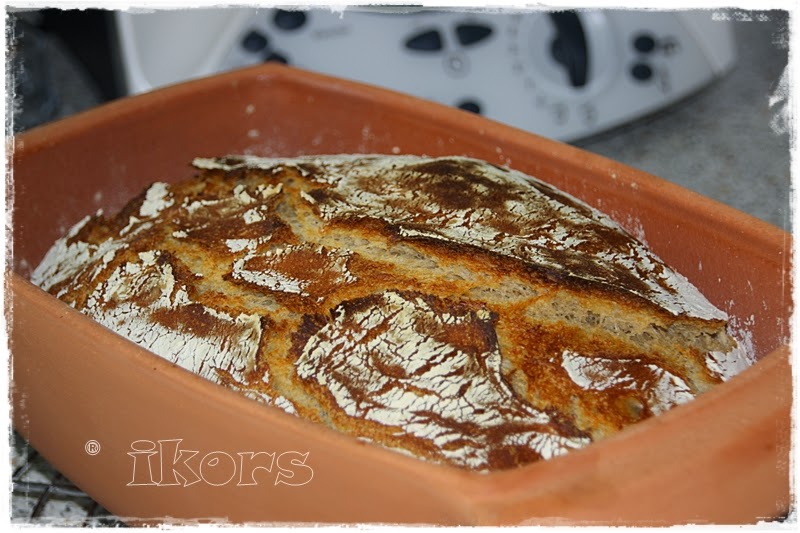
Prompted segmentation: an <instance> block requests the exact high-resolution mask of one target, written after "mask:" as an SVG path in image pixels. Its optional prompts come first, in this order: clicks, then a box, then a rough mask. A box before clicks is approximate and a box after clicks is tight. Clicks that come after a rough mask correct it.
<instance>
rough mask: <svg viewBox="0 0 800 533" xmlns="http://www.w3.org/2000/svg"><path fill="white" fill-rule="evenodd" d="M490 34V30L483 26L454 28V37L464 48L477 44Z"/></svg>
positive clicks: (469, 25) (466, 25) (472, 25)
mask: <svg viewBox="0 0 800 533" xmlns="http://www.w3.org/2000/svg"><path fill="white" fill-rule="evenodd" d="M491 34H492V28H490V27H489V26H486V25H484V24H459V25H458V26H456V36H457V37H458V41H459V42H460V43H461V44H463V45H464V46H469V45H471V44H475V43H478V42H480V41H482V40H484V39H486V38H487V37H489V36H490V35H491Z"/></svg>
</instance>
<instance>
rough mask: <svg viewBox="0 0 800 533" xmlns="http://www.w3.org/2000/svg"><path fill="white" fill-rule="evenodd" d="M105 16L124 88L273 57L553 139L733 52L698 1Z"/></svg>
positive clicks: (723, 63) (696, 84)
mask: <svg viewBox="0 0 800 533" xmlns="http://www.w3.org/2000/svg"><path fill="white" fill-rule="evenodd" d="M116 22H117V33H118V37H119V45H120V60H121V62H122V66H123V72H124V77H125V84H126V90H127V92H129V93H138V92H142V91H147V90H149V89H151V88H154V87H159V86H163V85H168V84H171V83H174V82H178V81H181V80H185V79H189V78H195V77H200V76H206V75H210V74H213V73H216V72H221V71H225V70H229V69H233V68H237V67H242V66H246V65H253V64H257V63H261V62H264V61H280V62H284V63H288V64H290V65H294V66H297V67H300V68H304V69H308V70H312V71H317V72H321V73H325V74H331V75H335V76H338V77H342V78H347V79H352V80H357V81H361V82H366V83H370V84H373V85H378V86H382V87H387V88H390V89H394V90H397V91H402V92H406V93H409V94H413V95H415V96H420V97H423V98H427V99H430V100H434V101H437V102H441V103H444V104H447V105H452V106H457V107H460V108H462V109H465V110H468V111H472V112H476V113H480V114H482V115H484V116H486V117H488V118H491V119H494V120H497V121H500V122H504V123H506V124H510V125H512V126H516V127H518V128H522V129H525V130H528V131H532V132H535V133H539V134H541V135H545V136H548V137H553V138H556V139H561V140H566V141H570V140H576V139H578V138H582V137H586V136H588V135H591V134H594V133H598V132H600V131H603V130H606V129H609V128H612V127H614V126H617V125H620V124H623V123H626V122H629V121H631V120H634V119H636V118H639V117H641V116H643V115H646V114H649V113H652V112H654V111H656V110H659V109H662V108H664V107H666V106H669V105H670V104H672V103H674V102H675V101H677V100H679V99H681V98H683V97H685V96H687V95H689V94H691V93H693V92H695V91H697V90H699V89H701V88H702V87H704V86H706V85H708V84H709V83H710V82H712V81H713V80H715V79H716V78H718V77H720V76H722V75H723V74H724V73H726V72H727V71H728V70H729V69H730V68H731V67H732V65H733V64H734V62H735V42H734V37H733V32H732V26H731V24H730V22H729V21H728V19H727V17H724V16H721V15H720V14H719V13H718V12H713V11H704V10H692V11H653V10H605V9H592V10H564V11H544V10H528V11H520V10H493V11H490V10H475V9H472V10H455V9H453V10H431V9H426V8H398V7H389V8H377V7H376V8H347V9H342V10H332V9H331V8H309V9H293V10H289V9H279V8H254V7H237V8H233V7H230V8H197V9H181V10H155V11H151V12H139V13H137V12H134V11H120V12H117V13H116Z"/></svg>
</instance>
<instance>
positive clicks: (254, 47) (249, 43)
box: [242, 30, 267, 52]
mask: <svg viewBox="0 0 800 533" xmlns="http://www.w3.org/2000/svg"><path fill="white" fill-rule="evenodd" d="M266 47H267V38H266V36H264V35H263V34H262V33H260V32H257V31H255V30H253V31H251V32H250V33H248V34H247V35H245V36H244V38H243V39H242V48H244V49H245V50H247V51H248V52H260V51H262V50H263V49H264V48H266Z"/></svg>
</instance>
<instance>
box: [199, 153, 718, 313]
mask: <svg viewBox="0 0 800 533" xmlns="http://www.w3.org/2000/svg"><path fill="white" fill-rule="evenodd" d="M195 165H197V166H199V167H201V168H206V169H215V168H216V169H223V170H226V171H231V170H235V169H238V168H244V167H247V168H264V169H271V168H274V167H275V166H276V165H292V166H295V167H297V168H298V169H299V170H300V171H301V173H305V174H307V175H308V176H309V178H310V179H312V180H313V181H319V182H322V183H324V184H326V185H327V187H324V188H318V189H314V190H313V191H312V192H310V193H309V195H308V196H307V200H308V201H309V202H311V203H313V204H314V206H315V209H316V210H317V212H318V213H319V214H320V216H321V217H322V218H323V219H325V220H328V221H332V220H344V221H347V220H352V219H365V218H367V219H375V220H381V221H384V222H385V223H386V224H387V229H388V230H389V231H392V232H395V233H396V234H397V235H398V237H402V238H408V239H413V238H417V239H433V240H436V241H439V242H442V243H445V244H457V245H459V246H469V247H471V248H474V249H475V251H476V252H477V251H485V252H488V253H492V254H497V255H500V256H504V257H508V258H512V259H514V260H515V261H517V262H518V263H520V266H523V268H530V269H533V270H535V271H537V272H540V273H542V274H543V275H546V276H550V277H554V278H557V279H558V280H559V281H561V282H566V283H570V282H572V283H576V282H586V283H588V284H591V285H595V286H598V287H603V288H606V289H610V290H612V291H614V292H625V293H628V294H630V295H634V296H637V297H640V298H642V299H644V300H645V301H647V302H650V303H653V304H656V305H658V306H660V307H661V308H663V309H664V310H666V311H668V312H670V313H673V314H676V315H687V316H694V317H698V318H702V319H707V320H711V319H717V320H725V319H727V316H726V315H725V313H723V312H722V311H721V310H719V309H718V308H716V307H715V306H714V305H712V304H711V303H709V302H708V300H707V299H706V298H705V296H703V295H702V294H701V293H700V292H699V291H698V290H697V288H696V287H695V286H694V285H692V284H691V283H689V282H688V280H687V279H686V278H685V277H684V276H682V275H680V274H678V273H676V272H675V271H673V270H672V269H670V268H666V267H665V265H664V264H663V262H662V261H661V260H660V259H659V258H657V257H656V256H655V255H654V254H653V253H652V252H650V251H649V250H648V249H647V247H646V246H644V245H643V244H642V243H641V242H639V241H637V240H636V239H634V238H633V237H631V236H630V235H629V234H628V233H626V232H625V231H623V230H622V228H621V227H620V226H619V225H618V224H617V223H616V222H614V221H613V220H612V219H610V218H609V217H608V216H606V215H605V214H603V213H601V212H600V211H598V210H596V209H594V208H592V207H590V206H588V205H587V204H585V203H584V202H581V201H579V200H577V199H576V198H574V197H572V196H570V195H567V194H566V193H564V192H561V191H559V190H557V189H555V188H554V187H552V186H551V185H549V184H547V183H545V182H542V181H540V180H537V179H535V178H532V177H531V176H527V175H524V174H522V173H519V172H516V171H514V170H511V169H505V168H501V167H497V166H494V165H490V164H487V163H486V162H484V161H479V160H473V159H468V158H463V157H459V158H455V157H450V158H437V159H419V158H417V157H414V156H393V157H389V158H387V157H383V156H362V155H339V156H326V157H324V158H320V157H314V156H311V157H306V158H296V159H292V160H281V159H271V158H266V159H265V158H258V157H248V156H238V157H228V158H226V159H224V160H219V159H197V160H195Z"/></svg>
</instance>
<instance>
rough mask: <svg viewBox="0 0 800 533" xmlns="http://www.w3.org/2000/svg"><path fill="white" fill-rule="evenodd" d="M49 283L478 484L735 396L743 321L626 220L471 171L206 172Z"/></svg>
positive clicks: (425, 162) (380, 163)
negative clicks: (733, 371) (728, 366)
mask: <svg viewBox="0 0 800 533" xmlns="http://www.w3.org/2000/svg"><path fill="white" fill-rule="evenodd" d="M198 165H199V166H200V167H201V168H202V169H203V170H202V171H201V173H200V174H199V175H198V177H197V178H196V179H193V180H188V181H185V182H181V183H176V184H173V185H170V186H166V185H164V184H154V185H153V186H151V187H149V188H148V189H147V190H146V191H144V192H143V193H142V194H141V195H139V196H138V197H137V198H135V199H133V200H132V201H131V202H130V203H129V204H128V205H127V206H126V207H125V208H124V209H123V210H122V211H121V212H120V213H119V214H117V215H116V216H114V217H111V218H108V219H106V218H103V217H102V216H96V217H90V218H87V219H86V220H85V221H83V222H82V223H81V224H79V225H78V226H76V227H75V228H74V229H73V230H72V231H71V232H70V234H69V235H68V236H66V237H65V238H64V239H63V240H61V241H59V242H58V243H56V245H55V246H54V247H53V249H52V250H51V252H50V253H49V254H48V256H47V257H46V258H45V260H44V261H43V262H42V264H41V265H40V266H39V268H38V269H37V270H36V272H35V274H34V282H36V283H38V284H39V285H41V286H42V287H43V288H45V289H46V290H48V291H50V292H51V293H52V294H54V295H56V296H58V297H59V298H62V299H64V300H65V301H66V302H68V303H70V304H71V305H73V306H75V307H76V308H78V309H80V310H82V311H83V312H85V313H86V314H88V315H90V316H92V317H93V318H95V319H96V320H98V321H99V322H100V323H102V324H104V325H106V326H108V327H111V328H112V329H115V330H117V331H119V332H120V333H122V334H123V335H126V336H128V338H130V339H131V340H133V341H134V342H138V343H139V344H141V345H143V346H145V347H147V348H148V349H151V350H153V351H154V352H156V353H158V354H159V355H162V356H163V357H166V358H167V359H169V360H171V361H174V362H175V363H176V364H178V365H181V366H183V367H184V368H187V369H189V370H192V371H194V372H197V373H199V374H200V375H203V376H205V377H207V378H208V379H211V380H213V381H216V382H218V383H220V384H222V385H224V386H227V387H230V388H232V389H235V390H239V391H242V392H243V393H244V394H247V395H249V396H251V397H253V398H255V399H258V400H260V401H263V402H265V403H267V404H271V405H275V406H278V407H281V408H283V409H284V410H286V411H288V412H291V413H295V414H298V415H299V416H302V417H305V418H308V419H310V420H313V421H315V422H319V423H322V424H325V425H328V426H330V427H333V428H335V429H337V430H340V431H343V432H346V433H349V434H351V435H354V436H356V437H358V438H361V439H363V440H367V441H372V442H375V443H378V444H381V445H383V446H385V447H388V448H391V449H397V450H401V451H403V452H405V453H410V454H412V455H415V456H417V457H421V458H425V459H428V460H432V461H437V462H443V463H447V464H452V465H456V466H460V467H465V468H470V469H476V470H492V469H499V468H508V467H512V466H514V465H518V464H524V463H527V462H531V461H535V460H539V459H542V458H544V459H546V458H549V457H553V456H555V455H559V454H562V453H566V452H568V451H569V450H571V449H574V448H579V447H582V446H585V445H586V444H588V443H589V442H591V441H592V440H594V439H598V438H602V437H604V436H606V435H609V434H612V433H614V432H616V431H619V430H620V429H622V428H624V427H626V426H627V425H629V424H631V423H635V422H637V421H639V420H642V419H644V418H647V417H649V416H653V415H655V414H658V413H660V412H662V411H664V410H666V409H669V408H671V407H672V406H674V405H677V404H679V403H683V402H685V401H688V400H690V399H691V398H692V397H694V396H695V395H696V394H698V393H700V392H702V391H704V390H706V389H707V388H709V387H710V386H712V385H713V384H715V383H717V382H719V380H720V379H721V377H720V375H719V373H718V372H716V371H715V369H714V368H712V367H711V366H709V364H708V363H707V355H708V354H709V353H713V352H727V351H729V350H731V348H732V347H733V341H732V340H731V339H730V337H728V335H727V334H726V332H725V317H724V314H723V313H721V312H720V311H719V310H717V309H716V308H714V307H713V306H712V305H711V304H710V303H708V302H707V301H706V300H705V299H704V298H703V297H702V296H701V295H699V293H698V292H697V291H696V289H694V288H693V287H691V286H690V285H689V284H688V282H686V281H685V279H683V278H682V277H681V276H679V275H677V274H675V273H674V272H672V271H671V270H670V269H669V268H668V267H667V266H666V265H664V264H663V263H662V262H661V261H660V260H658V258H656V257H655V256H653V255H652V254H651V253H650V252H649V251H648V250H647V249H646V248H645V247H644V246H643V245H641V243H638V242H637V241H635V240H634V239H633V238H632V237H630V236H629V235H627V234H626V233H625V232H624V231H622V230H621V229H620V228H619V227H618V226H617V225H616V224H614V223H613V222H611V221H610V219H608V218H607V217H604V216H603V215H601V214H599V213H598V212H596V211H595V210H593V209H592V208H590V207H588V206H586V205H585V204H583V203H581V202H580V201H578V200H576V199H574V198H572V197H570V196H568V195H566V194H564V193H562V192H560V191H558V190H556V189H554V188H553V187H551V186H549V185H547V184H545V183H542V182H539V181H537V180H534V179H532V178H530V177H526V176H522V175H520V174H518V173H514V172H512V171H508V170H505V169H501V168H499V167H495V166H493V165H488V164H486V163H483V162H479V161H475V160H468V159H464V158H455V157H453V158H440V159H426V158H410V157H398V158H392V157H375V156H365V157H354V156H353V157H323V156H320V157H315V158H302V159H285V160H265V159H248V158H245V157H229V158H225V159H222V160H215V161H209V160H201V161H199V162H198Z"/></svg>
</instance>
